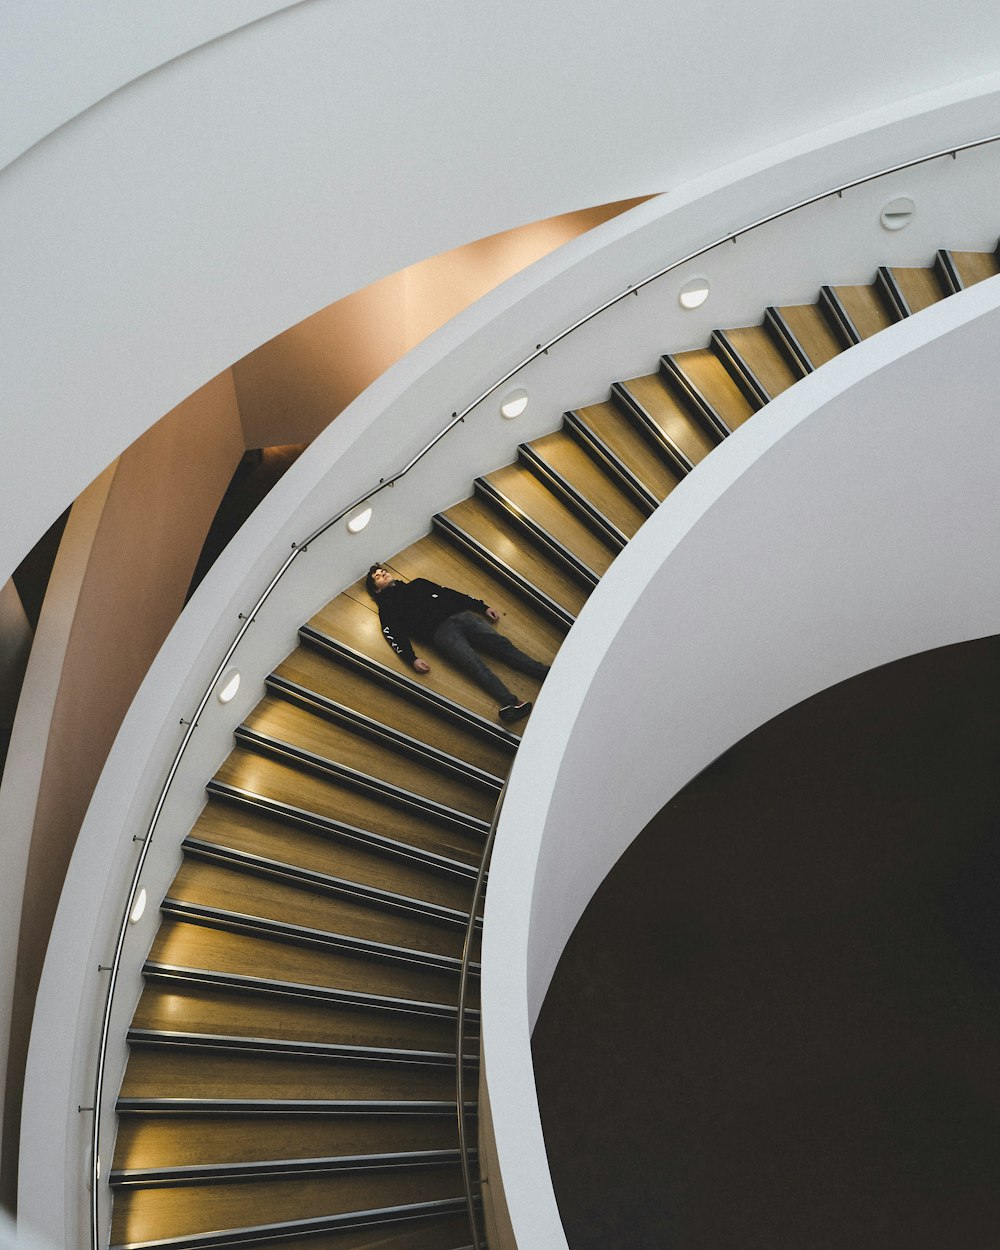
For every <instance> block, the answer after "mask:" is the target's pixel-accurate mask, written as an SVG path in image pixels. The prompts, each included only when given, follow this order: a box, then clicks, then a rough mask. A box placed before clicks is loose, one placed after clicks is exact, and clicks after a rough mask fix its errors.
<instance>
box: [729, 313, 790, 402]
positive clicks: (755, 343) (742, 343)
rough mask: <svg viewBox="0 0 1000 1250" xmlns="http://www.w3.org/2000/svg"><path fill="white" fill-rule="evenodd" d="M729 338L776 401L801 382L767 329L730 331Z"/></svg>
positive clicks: (755, 328)
mask: <svg viewBox="0 0 1000 1250" xmlns="http://www.w3.org/2000/svg"><path fill="white" fill-rule="evenodd" d="M726 338H727V339H728V340H729V342H730V343H731V344H732V346H733V347H734V348H735V349H736V351H737V352H738V353H739V354H740V356H741V357H742V359H743V360H744V362H745V363H746V365H747V367H748V368H749V370H750V371H751V373H752V374H753V375H754V377H755V378H756V379H757V381H758V382H759V383H760V384H761V386H763V388H764V390H765V391H767V393H768V395H769V396H770V397H771V398H772V399H774V397H775V396H776V395H780V394H781V392H782V391H787V390H788V388H789V387H790V386H792V385H793V384H794V383H795V382H796V381H797V380H798V377H797V374H795V373H794V372H793V371H792V368H791V366H790V365H789V364H788V362H787V361H786V360H785V358H784V356H782V354H781V352H780V351H779V350H778V348H777V346H776V345H775V342H774V339H772V338H771V335H770V332H769V331H768V329H767V327H766V326H763V325H759V326H741V327H740V328H739V329H736V330H727V331H726Z"/></svg>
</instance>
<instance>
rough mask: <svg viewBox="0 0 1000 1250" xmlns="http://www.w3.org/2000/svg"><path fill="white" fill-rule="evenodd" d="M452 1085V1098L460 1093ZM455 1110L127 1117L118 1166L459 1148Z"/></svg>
mask: <svg viewBox="0 0 1000 1250" xmlns="http://www.w3.org/2000/svg"><path fill="white" fill-rule="evenodd" d="M454 1093H455V1090H454V1083H452V1088H451V1094H450V1097H452V1098H453V1097H454ZM456 1135H457V1134H456V1127H455V1123H454V1121H453V1120H452V1118H451V1117H450V1116H419V1117H418V1116H384V1117H383V1116H380V1117H378V1118H374V1117H365V1116H361V1115H352V1116H329V1115H328V1116H315V1117H314V1116H300V1115H295V1116H292V1115H287V1116H265V1115H258V1116H253V1115H249V1116H238V1117H237V1116H233V1117H231V1118H229V1119H226V1118H224V1117H221V1116H211V1117H209V1116H191V1115H167V1114H164V1115H159V1116H157V1115H151V1116H138V1115H127V1116H123V1117H122V1121H121V1126H120V1128H119V1130H118V1145H117V1152H116V1155H115V1163H114V1166H115V1167H116V1168H117V1167H120V1166H121V1160H122V1159H127V1160H128V1166H129V1167H130V1168H132V1169H134V1170H144V1169H147V1168H154V1167H156V1168H169V1167H185V1166H191V1165H193V1164H199V1163H200V1164H206V1165H207V1164H215V1163H256V1162H262V1161H265V1160H268V1159H323V1158H336V1157H338V1156H342V1155H366V1154H379V1153H382V1152H385V1151H402V1150H453V1149H454V1148H455V1138H456Z"/></svg>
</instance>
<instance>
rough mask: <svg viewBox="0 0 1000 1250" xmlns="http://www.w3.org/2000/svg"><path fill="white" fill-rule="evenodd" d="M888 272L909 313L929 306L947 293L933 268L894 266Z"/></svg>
mask: <svg viewBox="0 0 1000 1250" xmlns="http://www.w3.org/2000/svg"><path fill="white" fill-rule="evenodd" d="M889 272H890V273H891V274H892V276H893V278H894V279H895V282H896V286H897V287H898V288H899V290H900V291H901V292H902V294H903V298H904V299H905V300H906V305H907V307H908V308H909V310H910V312H911V314H912V313H915V312H920V311H921V310H922V309H924V308H929V307H930V306H931V304H936V303H937V302H938V300H942V299H944V298H945V297H946V296H947V295H948V294H949V292H948V291H947V290H945V288H944V287H943V286H942V283H941V278H940V276H939V275H938V273H937V272H935V270H934V269H901V268H899V267H895V266H894V267H893V268H892V269H891V270H890V271H889Z"/></svg>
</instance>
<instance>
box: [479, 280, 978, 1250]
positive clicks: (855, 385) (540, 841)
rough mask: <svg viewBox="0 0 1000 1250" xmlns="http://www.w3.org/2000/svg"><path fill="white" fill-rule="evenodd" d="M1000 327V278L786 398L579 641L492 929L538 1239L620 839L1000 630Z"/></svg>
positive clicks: (528, 1198)
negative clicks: (792, 721)
mask: <svg viewBox="0 0 1000 1250" xmlns="http://www.w3.org/2000/svg"><path fill="white" fill-rule="evenodd" d="M998 343H1000V280H998V279H993V280H992V281H990V282H989V283H984V284H982V285H980V286H978V287H975V288H973V289H972V290H970V291H967V292H964V293H963V294H961V295H959V296H956V297H955V298H954V299H952V300H948V301H945V302H944V303H942V304H938V305H936V306H935V307H934V308H932V309H929V310H927V311H926V312H924V313H922V314H920V316H919V317H916V318H913V319H911V320H909V321H907V322H902V323H900V324H899V325H897V326H893V327H891V328H890V329H888V330H886V331H884V332H883V333H882V334H881V335H879V336H878V337H877V338H876V339H872V340H869V341H868V342H867V343H865V344H862V345H861V346H860V347H857V348H855V349H853V350H852V351H850V352H848V353H846V354H845V355H843V356H841V357H838V358H837V359H836V360H835V361H833V362H831V364H829V365H827V366H825V367H824V368H823V369H822V370H820V371H819V372H818V373H816V374H813V375H811V376H810V377H809V378H807V379H806V380H805V381H803V382H801V383H799V384H798V385H796V386H795V387H793V388H792V389H791V390H790V391H788V392H786V393H785V394H784V395H782V396H780V397H779V398H778V399H777V400H775V401H773V402H772V404H771V405H770V406H769V407H768V408H767V409H765V410H764V411H763V412H762V413H761V414H759V415H757V416H755V417H754V418H753V420H752V421H751V422H750V423H749V424H748V425H746V426H744V427H742V428H741V429H740V430H738V431H737V432H736V434H734V435H733V437H732V438H731V439H728V440H727V441H726V443H725V444H724V445H723V446H722V447H720V448H719V449H718V450H716V451H715V452H713V454H712V456H711V457H710V458H709V460H708V461H706V463H705V464H704V465H703V466H702V467H700V468H699V470H698V472H697V473H696V474H694V475H693V476H692V477H691V478H689V479H687V480H686V481H685V482H683V483H682V484H681V486H680V487H678V488H677V489H676V490H675V491H674V492H673V493H672V494H671V495H670V497H669V499H668V500H667V501H666V502H665V503H664V504H663V506H662V507H661V508H660V509H659V510H658V512H657V513H656V515H655V516H654V517H653V518H652V519H651V520H650V521H648V522H647V523H646V525H645V526H644V527H643V529H642V530H641V531H640V533H639V534H638V535H637V537H636V538H635V539H634V540H633V542H632V543H630V545H629V547H628V548H627V549H626V551H625V552H624V553H623V554H622V555H621V556H619V557H618V559H617V560H616V562H615V564H614V565H613V566H612V568H611V569H610V571H609V572H608V574H607V575H606V576H605V578H604V579H603V581H602V582H601V584H600V586H599V587H598V589H597V590H596V591H595V592H594V594H593V595H592V596H591V598H590V600H589V601H588V604H587V607H586V609H585V611H584V612H583V613H582V614H581V617H580V619H579V621H578V622H577V625H576V626H575V627H574V629H573V631H572V633H571V634H570V636H569V638H568V639H567V641H566V643H565V644H564V646H563V648H562V650H561V652H560V655H559V663H558V664H557V665H556V667H555V668H554V669H553V673H552V676H551V677H550V678H549V679H548V682H547V684H546V689H545V697H544V698H543V699H541V700H540V701H539V705H538V708H537V709H536V711H535V713H534V715H533V716H532V720H531V724H530V725H529V727H528V730H527V732H526V734H525V739H524V745H523V747H522V749H521V750H520V752H519V753H518V756H517V760H516V761H515V765H514V769H513V772H512V774H511V778H510V782H509V787H508V794H507V801H506V803H505V806H504V810H503V814H502V818H501V823H500V828H499V830H498V835H497V841H496V849H495V852H494V856H493V861H492V866H491V869H490V889H489V895H488V899H487V910H486V918H485V928H484V945H483V983H482V994H483V1038H484V1047H485V1061H486V1063H485V1080H486V1083H487V1085H488V1088H489V1091H490V1102H491V1107H492V1116H493V1127H494V1132H495V1144H496V1151H497V1154H498V1156H499V1159H500V1163H501V1171H502V1177H501V1179H502V1183H503V1191H504V1193H505V1195H506V1201H507V1208H508V1213H509V1215H510V1218H511V1223H512V1227H513V1230H514V1233H515V1235H516V1238H517V1246H518V1248H519V1250H534V1248H536V1247H537V1248H538V1250H558V1247H560V1246H563V1247H565V1246H566V1240H565V1236H564V1234H563V1232H562V1228H561V1225H560V1222H559V1216H558V1210H557V1208H556V1204H555V1199H554V1196H553V1194H552V1189H551V1184H550V1182H549V1180H548V1165H547V1161H546V1155H545V1144H544V1140H543V1138H542V1132H541V1125H540V1122H539V1114H538V1105H537V1100H536V1096H535V1086H534V1078H533V1072H532V1062H531V1048H530V1035H531V1029H532V1027H533V1024H534V1021H535V1019H536V1017H537V1014H538V1011H539V1008H540V1006H541V1003H542V1000H543V998H544V995H545V991H546V988H547V986H548V983H549V980H550V978H551V975H552V972H553V970H554V968H555V965H556V963H557V961H558V959H559V956H560V954H561V952H562V950H563V948H564V947H565V944H566V942H567V940H568V939H569V936H570V934H571V933H572V931H573V929H574V927H575V925H576V923H577V921H578V919H579V918H580V916H581V915H582V914H583V911H584V909H585V907H586V905H587V903H588V901H589V900H590V898H591V896H592V895H593V893H594V891H595V890H596V889H597V887H598V886H599V885H600V883H601V881H602V880H603V878H604V877H605V875H606V874H607V873H608V871H610V869H611V868H612V867H613V865H614V863H615V862H616V860H617V859H618V857H619V856H620V855H621V854H622V852H623V851H624V850H625V849H626V847H627V846H628V845H629V843H630V842H631V841H632V839H633V838H634V837H636V836H637V835H638V834H639V833H640V832H641V831H642V829H643V828H644V827H645V826H646V824H647V823H648V821H649V820H650V819H651V818H652V817H653V816H654V815H655V814H656V812H658V811H659V810H660V809H661V808H662V807H663V805H664V804H665V803H667V802H668V801H669V800H670V799H671V797H673V795H675V794H676V793H677V792H678V791H679V790H680V789H681V788H682V787H683V786H684V785H685V784H686V783H687V782H688V781H689V780H691V778H692V777H694V776H695V775H696V774H697V773H698V772H700V771H701V770H702V769H703V768H705V767H706V766H707V765H708V764H710V763H711V762H712V761H713V760H714V759H716V758H717V757H718V756H719V755H721V754H722V753H723V752H724V751H725V750H727V749H728V748H729V747H730V746H732V745H733V744H734V743H736V742H738V741H739V740H740V739H741V738H743V737H744V736H745V735H746V734H748V733H750V732H751V731H752V730H754V729H756V728H757V727H758V726H760V725H762V724H764V723H765V722H766V721H768V720H770V719H771V718H772V717H774V716H776V715H778V714H779V713H781V712H782V711H784V710H785V709H787V708H789V707H792V706H793V705H795V704H796V703H798V702H800V701H801V700H803V699H806V698H808V697H809V696H810V695H812V694H815V693H816V692H818V691H820V690H823V689H826V688H827V687H829V686H831V685H834V684H836V683H838V682H841V681H844V680H846V679H847V678H849V677H852V676H854V675H855V674H857V673H860V672H864V671H866V670H867V669H870V668H873V667H875V666H877V665H880V664H885V663H888V662H889V661H891V660H895V659H898V658H900V657H902V656H906V655H911V654H914V653H916V652H920V651H924V650H928V649H930V648H933V647H939V646H944V645H947V644H950V643H955V642H960V641H964V640H967V639H971V638H978V637H982V636H984V635H988V634H992V633H996V632H998V631H1000V580H998V578H997V575H996V552H997V549H998V545H1000V514H998V511H997V506H996V482H997V479H998V476H1000V426H998V424H997V421H996V396H997V394H998V391H1000V355H998V352H997V345H998ZM536 747H538V748H543V749H534V748H536ZM529 883H530V884H529ZM495 1188H496V1185H495V1184H491V1193H493V1192H494V1190H495Z"/></svg>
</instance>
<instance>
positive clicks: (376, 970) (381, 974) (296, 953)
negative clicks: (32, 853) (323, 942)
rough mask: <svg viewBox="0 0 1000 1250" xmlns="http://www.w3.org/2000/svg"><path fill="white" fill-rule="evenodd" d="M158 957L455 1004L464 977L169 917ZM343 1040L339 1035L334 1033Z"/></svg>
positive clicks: (153, 951) (159, 939)
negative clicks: (459, 979)
mask: <svg viewBox="0 0 1000 1250" xmlns="http://www.w3.org/2000/svg"><path fill="white" fill-rule="evenodd" d="M150 959H151V961H152V962H154V963H158V964H167V965H170V966H176V967H181V968H198V969H205V970H210V971H215V972H222V973H231V974H236V975H237V976H239V975H246V974H248V973H249V975H252V976H255V977H263V978H265V979H267V980H274V981H284V982H290V983H292V984H296V985H312V986H325V987H328V988H331V989H341V990H348V991H352V992H355V993H362V994H366V995H379V996H382V995H384V996H386V997H389V998H396V999H410V1000H416V1001H419V1002H428V1003H442V1004H446V1005H450V1006H454V1004H455V1002H456V1001H457V994H458V978H457V976H454V975H448V974H446V973H442V972H437V971H425V970H423V969H422V968H420V967H419V966H417V965H406V964H398V963H393V962H390V961H389V960H382V959H377V958H374V957H371V956H363V955H345V954H342V953H340V952H339V951H335V950H328V949H326V948H318V949H317V948H314V947H309V946H298V945H294V944H292V943H291V942H282V941H278V940H275V939H272V938H264V937H256V936H251V935H250V934H247V933H232V932H229V931H227V930H225V929H209V928H206V927H204V926H203V925H197V924H189V923H186V922H184V921H176V920H172V919H169V918H165V919H164V921H163V923H162V924H161V925H160V929H159V932H158V933H157V936H156V939H155V941H154V942H153V947H152V949H151V951H150ZM328 1040H330V1041H339V1040H341V1039H340V1038H339V1037H330V1038H329V1039H328Z"/></svg>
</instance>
